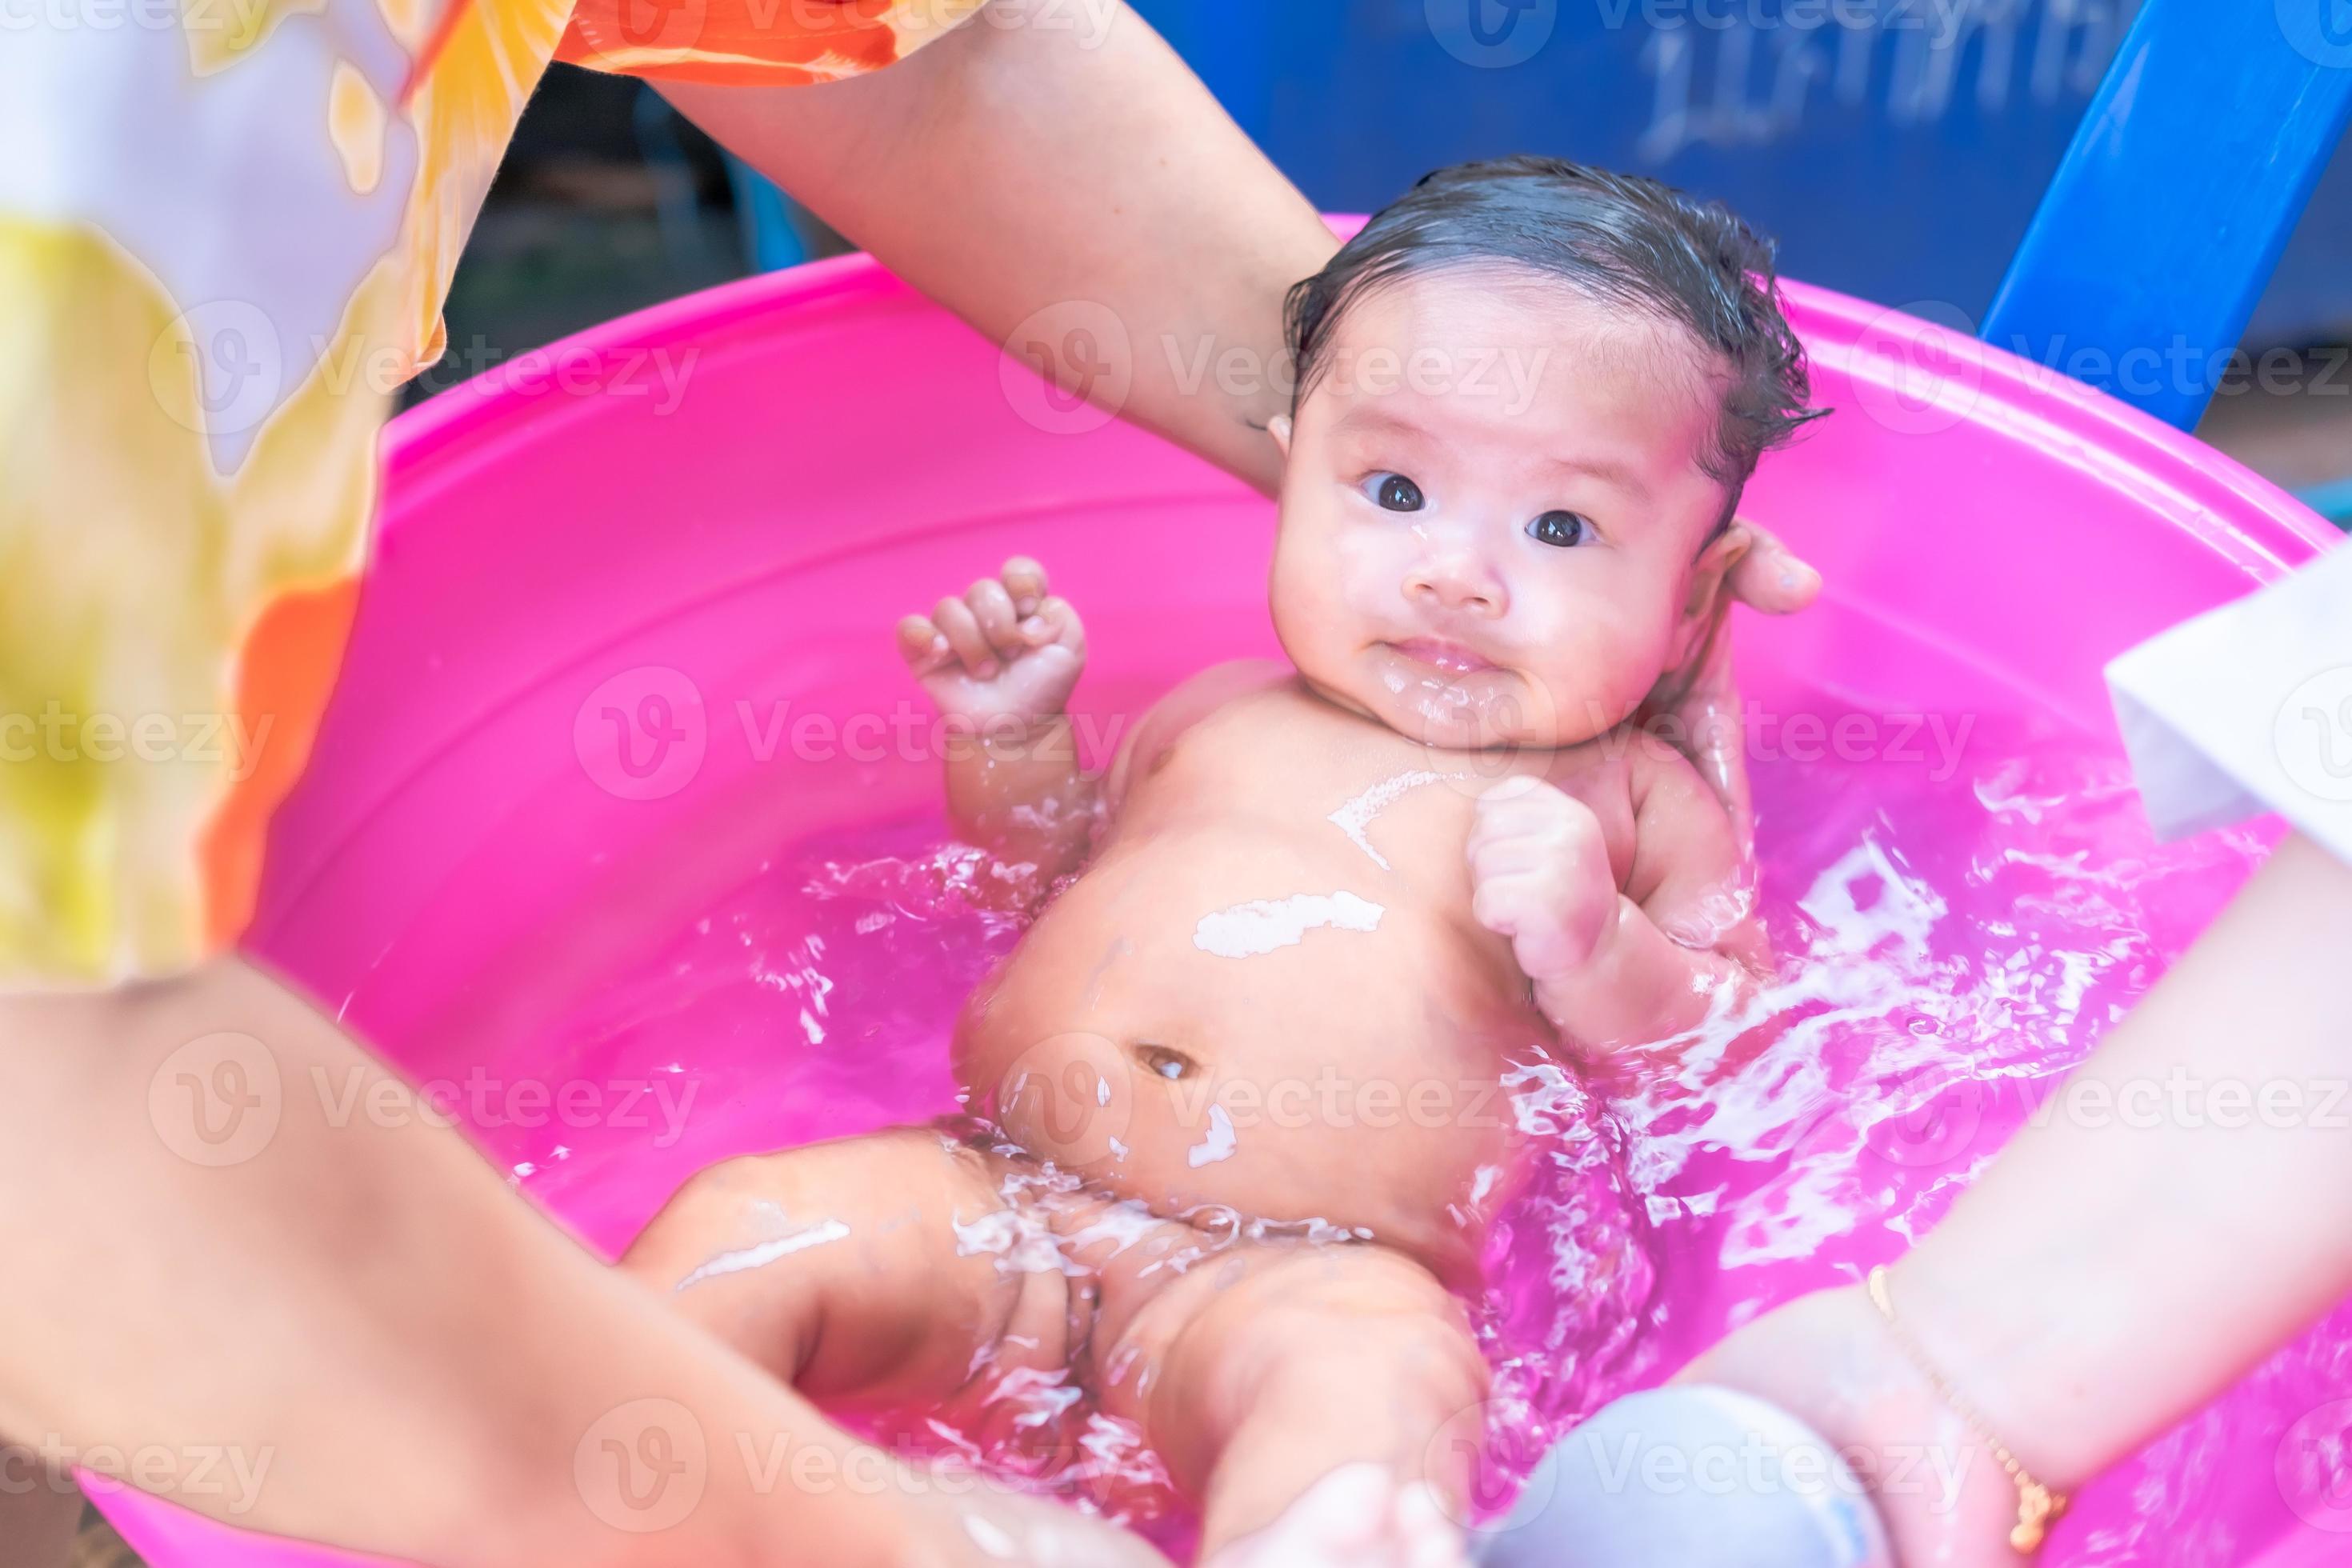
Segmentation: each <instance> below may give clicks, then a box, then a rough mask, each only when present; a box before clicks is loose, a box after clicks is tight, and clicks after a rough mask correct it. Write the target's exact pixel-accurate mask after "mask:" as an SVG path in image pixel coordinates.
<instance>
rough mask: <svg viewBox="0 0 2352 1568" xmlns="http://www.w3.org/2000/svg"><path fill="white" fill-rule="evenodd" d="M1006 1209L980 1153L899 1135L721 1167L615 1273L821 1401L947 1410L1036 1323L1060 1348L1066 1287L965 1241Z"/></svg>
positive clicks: (683, 1193) (703, 1176)
mask: <svg viewBox="0 0 2352 1568" xmlns="http://www.w3.org/2000/svg"><path fill="white" fill-rule="evenodd" d="M1004 1207H1005V1205H1004V1203H1003V1199H1002V1198H1000V1197H999V1196H998V1194H997V1189H996V1184H995V1181H994V1178H993V1176H992V1173H991V1172H990V1171H989V1169H988V1167H987V1165H986V1164H985V1163H984V1162H982V1159H981V1157H980V1156H979V1155H977V1154H975V1153H973V1152H971V1151H969V1150H967V1149H964V1148H962V1147H961V1146H960V1145H958V1144H956V1143H954V1142H952V1141H950V1140H949V1139H946V1138H943V1137H941V1136H940V1134H938V1133H936V1132H931V1131H923V1130H920V1129H900V1130H896V1131H888V1132H881V1133H876V1134H874V1135H872V1136H870V1137H865V1138H850V1139H844V1140H842V1141H840V1142H832V1143H815V1144H811V1145H809V1146H808V1147H806V1148H801V1149H789V1150H785V1151H784V1152H781V1153H775V1154H760V1155H751V1156H746V1157H744V1158H741V1159H736V1160H729V1161H726V1162H724V1163H720V1164H717V1165H713V1166H711V1167H710V1168H709V1170H706V1171H703V1172H702V1173H699V1174H698V1175H696V1176H695V1177H694V1178H693V1179H692V1180H690V1181H688V1183H687V1184H685V1185H684V1186H683V1187H680V1188H679V1189H678V1191H677V1194H675V1195H674V1196H673V1197H671V1199H670V1201H669V1203H668V1205H667V1206H666V1207H665V1208H664V1209H663V1210H662V1211H661V1213H660V1214H658V1215H656V1216H655V1217H654V1219H653V1222H652V1223H651V1224H649V1225H648V1226H646V1228H645V1231H644V1232H643V1234H641V1235H640V1236H639V1237H637V1239H636V1242H635V1245H633V1246H632V1247H630V1248H629V1250H628V1253H627V1255H626V1256H625V1257H624V1258H622V1259H621V1267H622V1268H625V1269H626V1270H627V1271H628V1272H629V1273H631V1274H634V1275H635V1276H636V1277H637V1278H639V1279H643V1280H645V1281H646V1283H647V1284H649V1285H651V1286H652V1287H653V1288H654V1289H657V1290H660V1291H663V1292H664V1293H666V1294H667V1295H668V1297H669V1299H670V1300H671V1301H672V1303H673V1304H674V1305H676V1306H677V1309H678V1310H680V1311H683V1312H684V1313H686V1314H687V1316H688V1317H690V1318H692V1319H694V1320H695V1321H697V1322H698V1323H700V1324H701V1325H702V1326H703V1327H705V1328H707V1329H709V1331H711V1332H713V1333H715V1334H717V1335H718V1336H719V1338H720V1339H722V1340H725V1341H726V1342H728V1343H729V1344H730V1345H733V1346H734V1347H735V1348H736V1349H737V1350H740V1351H741V1352H743V1353H744V1354H746V1355H748V1356H750V1357H751V1359H752V1360H753V1361H755V1362H757V1363H760V1364H761V1366H764V1367H766V1368H768V1369H769V1370H770V1371H772V1372H773V1373H775V1374H776V1375H777V1376H779V1377H781V1378H783V1379H784V1380H785V1381H787V1382H789V1383H792V1384H795V1385H796V1386H798V1387H799V1388H800V1389H801V1390H802V1391H803V1392H804V1393H806V1394H809V1395H810V1396H811V1397H813V1398H817V1399H821V1400H822V1399H833V1400H858V1401H874V1402H887V1403H898V1402H901V1401H915V1400H943V1399H945V1398H946V1397H947V1396H948V1395H949V1394H952V1393H954V1392H955V1391H956V1390H957V1389H959V1388H961V1386H962V1385H963V1384H965V1383H967V1382H968V1381H970V1379H971V1376H972V1373H973V1369H974V1366H975V1364H976V1363H979V1362H980V1361H981V1360H982V1359H983V1358H982V1352H983V1351H984V1350H986V1349H988V1348H989V1347H991V1346H993V1345H996V1344H997V1343H998V1342H1000V1341H1001V1340H1002V1339H1003V1337H1004V1336H1005V1335H1006V1334H1007V1332H1008V1331H1024V1332H1023V1337H1024V1341H1025V1340H1028V1339H1034V1338H1038V1337H1041V1335H1042V1336H1045V1337H1049V1338H1050V1339H1051V1340H1052V1341H1053V1343H1051V1344H1049V1345H1047V1346H1046V1347H1045V1348H1046V1349H1047V1350H1048V1351H1050V1352H1061V1351H1063V1350H1065V1349H1066V1347H1065V1346H1063V1345H1062V1344H1061V1343H1060V1341H1061V1338H1062V1324H1063V1322H1064V1321H1065V1320H1064V1317H1063V1313H1062V1304H1063V1302H1064V1300H1065V1294H1064V1287H1063V1284H1062V1281H1061V1279H1060V1278H1059V1276H1058V1275H1054V1276H1050V1277H1048V1276H1041V1275H1024V1274H1021V1273H1017V1272H1013V1271H1010V1270H1008V1269H1005V1268H1000V1267H999V1262H1000V1259H999V1256H998V1254H996V1253H993V1252H989V1251H984V1250H978V1251H976V1250H973V1249H971V1248H969V1247H961V1246H960V1244H959V1237H958V1227H959V1226H964V1227H970V1226H973V1225H976V1224H979V1223H981V1222H983V1221H985V1220H987V1219H988V1218H989V1216H991V1215H996V1214H998V1213H1000V1212H1001V1211H1002V1210H1003V1209H1004ZM1033 1318H1034V1319H1036V1320H1038V1321H1039V1322H1040V1323H1041V1324H1042V1325H1043V1327H1042V1329H1041V1330H1039V1331H1035V1332H1027V1331H1025V1330H1026V1326H1027V1320H1029V1319H1033Z"/></svg>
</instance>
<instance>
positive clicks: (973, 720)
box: [898, 556, 1096, 878]
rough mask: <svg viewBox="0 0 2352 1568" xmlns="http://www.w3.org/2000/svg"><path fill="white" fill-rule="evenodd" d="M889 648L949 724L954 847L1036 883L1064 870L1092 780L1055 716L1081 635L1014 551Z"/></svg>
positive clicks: (917, 620) (1084, 826)
mask: <svg viewBox="0 0 2352 1568" xmlns="http://www.w3.org/2000/svg"><path fill="white" fill-rule="evenodd" d="M898 651H899V652H900V653H901V654H902V655H904V656H905V658H906V660H907V667H908V668H909V669H910V670H912V671H913V672H914V674H915V677H916V679H919V680H920V681H921V682H922V686H923V689H924V690H925V691H926V692H928V693H929V695H930V698H931V700H932V701H933V702H935V703H937V704H938V705H939V709H940V713H941V714H942V715H944V716H945V717H946V718H947V720H948V721H949V727H948V731H947V744H946V753H947V759H946V760H947V794H948V819H949V821H950V822H951V823H952V824H953V825H954V826H955V830H956V833H957V836H958V837H961V838H962V839H963V840H964V841H965V842H967V843H970V844H973V845H977V846H978V847H981V848H982V849H985V850H987V851H989V853H991V854H992V855H993V856H995V857H996V858H998V859H999V860H1002V861H1005V862H1007V863H1019V862H1024V861H1025V862H1027V863H1028V864H1030V865H1033V866H1034V867H1035V868H1037V872H1038V874H1039V875H1040V876H1041V877H1045V878H1052V877H1057V876H1060V875H1062V874H1063V873H1064V872H1066V871H1073V870H1076V868H1077V867H1078V864H1079V862H1081V861H1082V860H1084V859H1085V858H1086V854H1087V843H1088V840H1089V837H1090V836H1091V829H1092V821H1093V814H1094V803H1095V786H1096V780H1095V778H1094V777H1093V775H1092V774H1090V773H1087V770H1086V769H1085V768H1084V767H1083V766H1082V765H1081V763H1080V759H1079V757H1078V748H1077V741H1076V736H1075V735H1074V734H1073V733H1072V731H1071V728H1070V721H1069V716H1068V714H1067V713H1066V711H1065V709H1066V705H1067V704H1068V702H1069V700H1070V691H1071V689H1073V688H1074V687H1076V685H1077V683H1078V675H1079V673H1080V672H1081V671H1082V670H1084V669H1085V668H1086V658H1087V637H1086V630H1085V628H1084V627H1083V626H1080V625H1079V624H1078V616H1077V612H1076V611H1075V610H1073V609H1072V608H1071V607H1070V605H1069V602H1068V601H1067V600H1066V599H1062V598H1060V597H1057V596H1055V595H1052V594H1049V593H1048V592H1047V591H1046V584H1045V568H1044V567H1042V566H1040V565H1038V564H1037V563H1035V562H1034V561H1032V560H1030V559H1029V558H1028V557H1026V556H1015V557H1013V559H1012V560H1010V561H1008V562H1006V563H1004V570H1003V573H1002V574H1000V575H999V576H996V577H983V578H982V579H981V580H980V581H979V582H977V583H974V584H972V585H971V588H970V589H969V590H967V591H966V592H965V593H964V595H962V596H961V597H960V598H959V597H955V596H952V595H950V597H948V598H944V599H941V600H940V602H939V604H938V605H936V606H934V607H933V609H932V611H931V613H930V614H929V615H928V616H908V617H907V618H906V619H905V620H903V621H900V622H899V623H898Z"/></svg>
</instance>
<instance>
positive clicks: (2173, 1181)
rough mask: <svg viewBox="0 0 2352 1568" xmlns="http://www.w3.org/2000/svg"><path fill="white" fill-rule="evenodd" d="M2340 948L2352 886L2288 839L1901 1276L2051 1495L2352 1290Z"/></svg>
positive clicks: (2337, 869) (1898, 1283) (2342, 871)
mask: <svg viewBox="0 0 2352 1568" xmlns="http://www.w3.org/2000/svg"><path fill="white" fill-rule="evenodd" d="M2347 952H2352V869H2347V868H2346V867H2344V866H2343V865H2341V864H2340V863H2338V862H2337V861H2336V860H2335V859H2333V858H2331V857H2329V856H2328V855H2327V853H2326V851H2324V850H2321V849H2319V848H2316V847H2314V846H2312V845H2311V844H2309V843H2307V842H2305V840H2303V839H2301V838H2291V839H2289V840H2288V841H2287V842H2286V843H2285V844H2284V846H2282V847H2281V848H2280V849H2279V850H2278V852H2277V853H2276V854H2275V855H2273V857H2272V858H2271V860H2270V861H2269V862H2268V863H2267V864H2266V865H2265V866H2264V867H2263V868H2262V869H2261V870H2260V871H2259V872H2257V873H2256V875H2255V877H2254V879H2252V881H2251V882H2250V883H2249V884H2248V886H2247V888H2246V889H2245V890H2244V891H2243V892H2242V894H2241V895H2240V897H2239V898H2238V899H2237V900H2236V901H2235V902H2233V903H2232V904H2231V906H2230V908H2229V909H2228V910H2225V911H2224V912H2223V914H2222V915H2221V918H2220V919H2219V920H2218V921H2215V922H2214V924H2213V926H2212V927H2211V929H2210V930H2209V931H2207V932H2206V933H2205V934H2204V936H2203V937H2202V938H2200V940H2199V942H2197V944H2196V945H2195V946H2194V947H2193V948H2192V949H2191V950H2190V951H2189V953H2188V954H2187V955H2186V956H2184V957H2183V958H2182V959H2181V960H2180V962H2179V963H2178V964H2177V965H2176V966H2175V967H2174V968H2173V970H2172V971H2171V972H2170V973H2168V974H2167V975H2166V976H2165V978H2164V979H2163V981H2162V982H2160V983H2159V984H2158V985H2157V986H2156V987H2155V989H2154V990H2152V991H2151V992H2150V993H2149V994H2148V995H2147V998H2146V999H2145V1000H2144V1001H2142V1002H2141V1004H2140V1005H2139V1006H2138V1007H2137V1008H2136V1009H2134V1011H2133V1012H2132V1014H2131V1015H2130V1016H2129V1017H2128V1018H2126V1020H2125V1021H2124V1022H2123V1023H2122V1024H2120V1025H2118V1026H2116V1029H2115V1031H2114V1032H2113V1033H2112V1034H2111V1035H2110V1036H2108V1037H2107V1038H2106V1040H2105V1042H2104V1043H2103V1044H2102V1045H2101V1046H2100V1047H2099V1049H2098V1050H2097V1052H2096V1053H2095V1054H2094V1056H2093V1057H2092V1058H2091V1059H2090V1060H2089V1061H2087V1062H2086V1063H2084V1066H2083V1067H2082V1068H2081V1069H2080V1070H2079V1071H2078V1072H2076V1073H2075V1074H2074V1077H2073V1078H2072V1079H2069V1080H2068V1081H2067V1083H2066V1084H2065V1085H2063V1086H2062V1087H2061V1088H2060V1089H2059V1090H2058V1091H2057V1099H2056V1100H2055V1101H2054V1102H2053V1104H2052V1105H2050V1106H2047V1107H2045V1108H2044V1110H2046V1111H2047V1112H2048V1114H2047V1115H2046V1116H2045V1117H2042V1118H2037V1119H2036V1121H2035V1122H2034V1123H2032V1124H2030V1125H2029V1126H2028V1127H2027V1128H2026V1129H2025V1130H2024V1131H2021V1132H2020V1133H2019V1134H2018V1136H2017V1137H2016V1138H2015V1139H2014V1140H2013V1141H2012V1142H2011V1143H2010V1145H2009V1147H2008V1148H2007V1149H2005V1150H2004V1151H2003V1152H2002V1153H2001V1156H2000V1159H1998V1160H1996V1161H1994V1162H1993V1163H1992V1164H1991V1165H1990V1167H1989V1168H1988V1169H1987V1170H1986V1171H1985V1173H1984V1174H1983V1176H1982V1177H1981V1179H1980V1180H1979V1182H1978V1183H1977V1184H1976V1185H1975V1186H1974V1187H1973V1188H1972V1189H1971V1190H1970V1191H1969V1193H1968V1194H1965V1195H1964V1196H1963V1197H1961V1198H1960V1199H1959V1200H1958V1203H1957V1204H1955V1205H1954V1206H1953V1209H1952V1212H1951V1214H1950V1215H1949V1216H1948V1218H1947V1219H1946V1220H1945V1221H1944V1223H1943V1224H1942V1225H1941V1226H1938V1227H1937V1229H1936V1230H1935V1231H1934V1233H1933V1234H1931V1235H1930V1236H1929V1237H1927V1240H1926V1241H1924V1242H1923V1243H1922V1244H1921V1245H1920V1246H1919V1247H1917V1249H1916V1250H1915V1251H1914V1252H1912V1253H1911V1254H1910V1255H1909V1256H1908V1257H1906V1258H1904V1259H1903V1261H1902V1262H1901V1263H1899V1264H1897V1265H1896V1266H1895V1271H1894V1276H1893V1279H1892V1286H1893V1290H1894V1294H1895V1300H1896V1305H1897V1307H1898V1309H1899V1310H1901V1311H1902V1312H1903V1314H1904V1315H1905V1317H1906V1321H1909V1322H1910V1323H1911V1324H1912V1326H1913V1329H1914V1331H1915V1332H1916V1333H1917V1334H1918V1336H1919V1337H1920V1338H1921V1339H1922V1340H1923V1341H1924V1342H1925V1343H1926V1346H1927V1349H1928V1350H1929V1351H1930V1352H1931V1353H1932V1354H1933V1355H1934V1356H1935V1357H1936V1358H1937V1360H1938V1361H1939V1362H1940V1363H1942V1364H1943V1367H1944V1370H1945V1371H1946V1373H1948V1375H1949V1376H1950V1377H1951V1379H1952V1381H1953V1382H1954V1383H1955V1384H1957V1385H1958V1386H1959V1387H1961V1388H1963V1389H1965V1390H1967V1391H1968V1392H1969V1394H1970V1396H1971V1397H1972V1398H1973V1399H1975V1400H1976V1402H1977V1403H1978V1404H1979V1405H1981V1406H1982V1408H1983V1410H1984V1413H1985V1415H1986V1417H1987V1419H1988V1420H1989V1421H1990V1423H1991V1425H1992V1426H1993V1427H1994V1429H1995V1430H1996V1431H1997V1432H1999V1433H2000V1434H2001V1435H2002V1436H2004V1437H2005V1438H2007V1439H2008V1440H2009V1441H2010V1442H2011V1443H2012V1444H2013V1445H2014V1446H2015V1447H2017V1448H2018V1450H2019V1452H2020V1454H2021V1457H2022V1458H2025V1460H2026V1462H2027V1464H2028V1465H2029V1467H2035V1468H2038V1470H2039V1473H2041V1474H2042V1475H2044V1476H2045V1477H2046V1478H2047V1479H2051V1480H2053V1482H2055V1483H2058V1484H2062V1485H2071V1484H2073V1483H2074V1482H2075V1481H2078V1480H2080V1479H2084V1478H2085V1477H2087V1476H2089V1475H2092V1474H2094V1473H2095V1472H2096V1471H2098V1470H2100V1469H2102V1468H2105V1466H2106V1465H2108V1464H2110V1463H2112V1462H2113V1461H2115V1460H2116V1458H2120V1457H2122V1456H2123V1455H2125V1454H2126V1453H2128V1452H2130V1451H2131V1450H2132V1449H2133V1448H2135V1447H2137V1446H2138V1445H2139V1444H2141V1443H2142V1442H2144V1441H2146V1440H2147V1438H2149V1437H2150V1436H2154V1435H2155V1434H2156V1433H2157V1432H2158V1431H2160V1430H2161V1429H2162V1428H2163V1427H2164V1426H2167V1425H2168V1424H2169V1423H2171V1422H2172V1421H2174V1420H2177V1419H2178V1418H2179V1417H2180V1416H2182V1415H2186V1414H2188V1413H2189V1411H2190V1410H2192V1409H2194V1408H2195V1407H2196V1406H2198V1405H2200V1404H2202V1403H2204V1402H2205V1401H2206V1400H2207V1399H2209V1398H2210V1397H2211V1396H2212V1395H2213V1394H2215V1393H2216V1392H2217V1391H2219V1390H2220V1389H2221V1387H2223V1386H2224V1385H2226V1384H2228V1383H2229V1382H2230V1381H2231V1379H2232V1378H2233V1377H2235V1376H2236V1375H2237V1374H2238V1373H2240V1372H2241V1371H2242V1370H2243V1369H2244V1368H2245V1367H2246V1366H2248V1365H2249V1364H2250V1363H2253V1362H2255V1361H2257V1360H2259V1359H2260V1358H2261V1357H2262V1356H2263V1355H2264V1354H2266V1353H2268V1352H2270V1351H2272V1350H2273V1349H2274V1348H2276V1347H2277V1346H2278V1345H2280V1344H2281V1343H2283V1342H2284V1341H2286V1340H2287V1339H2288V1338H2290V1337H2291V1336H2292V1335H2293V1334H2294V1332H2295V1331H2297V1330H2299V1329H2300V1328H2301V1327H2303V1326H2304V1325H2305V1324H2306V1323H2308V1322H2309V1321H2312V1320H2313V1319H2314V1318H2315V1317H2316V1316H2318V1315H2319V1314H2320V1313H2321V1312H2322V1311H2324V1310H2326V1309H2327V1308H2328V1307H2330V1306H2332V1305H2333V1304H2335V1303H2336V1301H2338V1300H2342V1299H2343V1298H2344V1297H2345V1296H2346V1295H2347V1293H2352V1125H2347V1122H2348V1121H2352V1101H2347V1097H2346V1094H2345V1089H2346V1086H2347V1083H2352V1015H2347V1010H2346V1007H2345V1004H2344V996H2343V978H2342V977H2343V973H2344V962H2345V959H2344V955H2345V954H2346V953H2347ZM2152 1345H2160V1346H2162V1347H2164V1349H2163V1353H2162V1354H2160V1355H2158V1354H2150V1353H2148V1349H2147V1347H2149V1346H2152Z"/></svg>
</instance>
